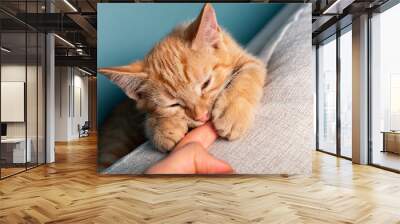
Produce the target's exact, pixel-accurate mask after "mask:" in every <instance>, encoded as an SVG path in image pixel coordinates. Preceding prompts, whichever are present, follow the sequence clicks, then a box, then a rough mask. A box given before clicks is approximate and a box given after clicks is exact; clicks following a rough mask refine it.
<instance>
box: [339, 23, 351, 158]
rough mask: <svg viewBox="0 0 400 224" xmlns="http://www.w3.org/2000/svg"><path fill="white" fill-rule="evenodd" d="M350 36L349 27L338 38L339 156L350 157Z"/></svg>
mask: <svg viewBox="0 0 400 224" xmlns="http://www.w3.org/2000/svg"><path fill="white" fill-rule="evenodd" d="M351 48H352V35H351V26H349V27H347V28H346V29H345V30H343V31H342V34H341V36H340V145H341V146H340V154H341V156H344V157H348V158H351V157H352V148H351V145H352V144H351V141H352V138H351V137H352V125H351V124H352V74H353V72H352V49H351Z"/></svg>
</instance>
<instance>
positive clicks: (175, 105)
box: [168, 103, 181, 107]
mask: <svg viewBox="0 0 400 224" xmlns="http://www.w3.org/2000/svg"><path fill="white" fill-rule="evenodd" d="M180 106H181V105H180V104H179V103H174V104H171V105H169V106H168V107H180Z"/></svg>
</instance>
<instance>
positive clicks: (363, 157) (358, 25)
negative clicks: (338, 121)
mask: <svg viewBox="0 0 400 224" xmlns="http://www.w3.org/2000/svg"><path fill="white" fill-rule="evenodd" d="M352 28H353V34H352V36H353V41H352V43H353V99H352V100H353V114H352V115H353V118H352V119H353V130H352V133H353V136H352V139H353V140H352V145H353V154H352V156H353V162H354V163H358V164H367V163H368V15H361V16H360V17H357V18H355V19H353V24H352Z"/></svg>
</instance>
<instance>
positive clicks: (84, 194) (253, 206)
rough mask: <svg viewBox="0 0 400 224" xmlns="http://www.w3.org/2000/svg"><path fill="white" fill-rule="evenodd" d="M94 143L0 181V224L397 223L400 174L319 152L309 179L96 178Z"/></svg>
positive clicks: (62, 151) (72, 146)
mask: <svg viewBox="0 0 400 224" xmlns="http://www.w3.org/2000/svg"><path fill="white" fill-rule="evenodd" d="M95 141H96V139H95V138H94V137H90V138H85V139H83V140H81V141H76V142H70V143H68V144H57V154H56V157H57V162H56V163H55V164H51V165H46V166H42V167H39V168H36V169H33V170H30V171H28V172H26V173H22V174H19V175H17V176H14V177H11V178H8V179H5V180H3V181H0V223H44V222H48V223H373V224H375V223H385V224H386V223H400V175H398V174H395V173H391V172H387V171H384V170H380V169H377V168H373V167H368V166H359V165H352V164H351V163H350V162H349V161H347V160H343V159H337V158H335V157H332V156H329V155H326V154H322V153H317V152H316V153H315V155H314V165H313V166H314V171H313V175H312V177H299V176H297V177H284V176H233V177H232V176H228V177H226V176H224V177H184V178H183V177H162V178H154V177H127V176H99V175H97V174H96V164H95V161H96V144H95Z"/></svg>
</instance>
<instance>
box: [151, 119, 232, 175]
mask: <svg viewBox="0 0 400 224" xmlns="http://www.w3.org/2000/svg"><path fill="white" fill-rule="evenodd" d="M217 137H218V134H217V133H216V131H215V129H214V127H213V125H212V123H211V122H207V123H206V124H204V125H202V126H200V127H197V128H195V129H193V130H192V131H190V132H189V133H188V134H187V135H186V136H185V137H184V138H183V139H182V140H181V141H180V142H179V143H178V144H177V145H176V147H175V148H174V150H173V151H172V152H171V153H170V154H169V155H168V156H167V157H166V158H164V159H163V160H161V161H160V162H158V163H156V164H155V165H153V166H152V167H150V168H149V169H148V170H147V171H146V174H228V173H233V169H232V167H231V166H230V165H229V164H228V163H226V162H224V161H222V160H219V159H217V158H215V157H213V156H212V155H210V154H209V153H208V148H209V146H210V145H211V144H212V143H214V142H215V140H216V139H217Z"/></svg>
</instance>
